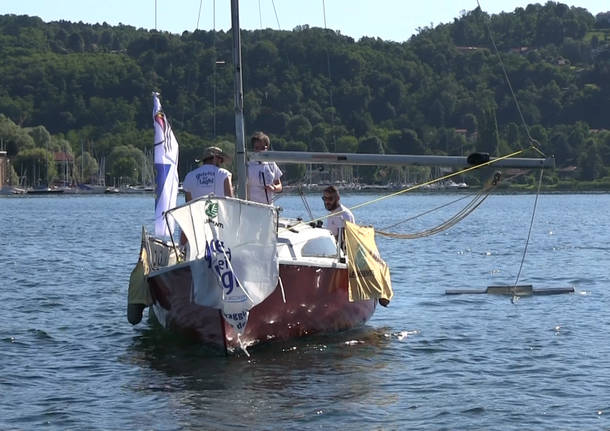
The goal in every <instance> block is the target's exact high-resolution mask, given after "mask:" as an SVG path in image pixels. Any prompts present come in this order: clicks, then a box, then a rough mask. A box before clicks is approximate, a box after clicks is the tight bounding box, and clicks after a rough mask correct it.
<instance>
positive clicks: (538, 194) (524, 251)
mask: <svg viewBox="0 0 610 431" xmlns="http://www.w3.org/2000/svg"><path fill="white" fill-rule="evenodd" d="M543 172H544V169H541V170H540V177H539V178H538V190H537V191H536V199H535V200H534V209H533V210H532V218H531V220H530V228H529V231H528V232H527V240H526V241H525V248H524V249H523V256H522V257H521V265H519V272H518V273H517V278H516V279H515V285H514V287H517V284H518V283H519V277H520V276H521V270H522V269H523V262H524V261H525V255H526V254H527V246H528V244H529V242H530V237H531V236H532V227H533V226H534V216H535V215H536V207H537V205H538V197H539V196H540V188H541V186H542V174H543Z"/></svg>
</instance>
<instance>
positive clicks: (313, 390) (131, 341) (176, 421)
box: [0, 193, 610, 430]
mask: <svg viewBox="0 0 610 431" xmlns="http://www.w3.org/2000/svg"><path fill="white" fill-rule="evenodd" d="M461 196H463V195H458V194H442V193H430V194H407V195H401V196H397V197H394V198H391V199H388V200H383V201H380V202H378V203H377V204H375V205H370V206H365V207H361V208H358V209H356V210H355V211H354V214H355V216H356V219H357V221H358V222H360V223H361V224H371V225H374V226H375V227H377V228H382V227H386V226H390V225H392V224H395V223H397V222H399V221H403V220H407V219H409V218H411V217H413V216H415V215H418V214H420V213H423V212H424V211H426V210H428V209H430V208H434V207H437V206H440V205H442V204H445V203H448V202H450V201H453V200H455V199H456V198H458V197H461ZM377 197H379V195H370V194H344V196H343V197H342V201H343V203H344V204H346V205H347V206H350V207H353V206H355V205H358V204H361V203H364V202H366V201H369V200H371V199H375V198H377ZM306 198H307V200H308V202H309V204H310V206H311V208H312V210H313V216H321V215H324V214H325V211H324V209H323V206H322V201H321V200H320V199H319V195H307V196H306ZM534 201H535V195H499V196H491V197H489V198H488V199H487V200H486V201H485V202H484V203H483V205H482V206H481V207H480V208H479V209H478V210H477V211H475V212H474V213H473V214H471V215H470V216H469V217H467V218H466V219H465V220H463V221H462V222H461V223H458V224H457V225H455V226H454V227H452V228H451V229H449V230H446V231H444V232H442V233H439V234H437V235H433V236H430V237H425V238H421V239H412V240H399V239H389V238H385V237H381V236H378V238H377V242H378V246H379V249H380V252H381V254H382V256H383V257H384V258H385V259H386V261H387V262H388V263H389V264H390V267H391V274H392V283H393V288H394V292H395V297H394V299H393V300H392V302H391V304H390V306H389V307H388V308H387V309H384V308H382V307H379V308H378V309H377V311H376V313H375V315H374V316H373V318H372V319H371V320H370V321H369V322H368V324H367V326H366V327H364V328H361V329H358V330H354V331H350V332H346V333H341V334H333V335H320V336H314V337H309V338H305V339H301V340H296V341H294V342H290V343H282V344H270V345H266V346H262V347H260V348H256V349H254V350H253V351H252V352H251V353H252V355H251V357H249V358H248V357H246V356H245V355H237V356H232V357H222V356H220V357H219V356H218V355H214V354H211V352H209V351H207V350H206V349H205V348H202V347H201V346H197V345H192V344H189V343H187V342H186V341H184V340H181V339H177V338H176V337H174V336H172V335H171V334H167V333H166V332H164V331H162V330H160V329H159V328H157V327H156V326H154V325H153V324H151V323H149V322H146V321H144V322H143V323H141V324H139V325H138V326H135V327H132V326H131V325H130V324H129V323H128V322H127V320H126V298H127V285H128V280H129V274H130V272H131V269H132V268H133V265H134V264H135V262H136V260H137V255H138V251H139V247H140V231H141V226H142V225H143V224H144V225H145V226H146V227H147V228H148V229H151V228H152V223H153V220H152V219H153V216H154V208H153V207H154V199H153V197H152V195H99V196H53V197H44V196H34V197H28V196H26V197H4V198H0V227H1V233H0V247H1V250H2V252H1V253H0V268H1V271H2V275H1V277H0V303H1V304H2V305H3V310H2V312H1V313H0V391H1V393H2V396H1V397H0V429H10V430H12V429H14V430H21V429H24V430H28V429H51V430H66V429H74V430H76V429H79V430H80V429H87V430H117V429H143V430H150V429H154V430H190V429H213V430H234V429H244V430H250V429H257V430H259V429H260V430H286V429H294V430H310V429H311V430H314V429H348V430H351V429H357V430H395V429H410V430H417V429H422V430H463V429H485V430H493V429H497V430H523V429H549V430H551V429H552V430H555V429H562V430H585V429H586V430H609V429H610V389H609V388H610V335H609V333H610V317H609V314H610V312H609V310H610V307H609V305H610V294H609V293H608V291H609V289H610V266H609V263H610V245H609V240H610V235H608V233H607V229H608V226H609V225H610V195H608V194H573V195H570V194H561V195H560V194H548V195H541V196H540V197H539V200H538V205H537V210H536V213H535V217H534V224H533V227H532V231H531V239H530V241H529V243H528V249H527V254H526V255H525V259H524V260H523V266H522V267H521V271H520V272H519V269H520V266H521V261H522V258H523V251H524V248H525V246H526V239H527V237H528V229H529V226H530V221H531V219H532V210H533V207H534ZM466 202H467V200H463V201H461V202H459V203H457V204H454V205H451V206H449V207H446V208H443V209H442V210H439V211H438V212H435V213H432V214H430V215H428V216H426V217H422V218H417V219H414V220H411V221H407V222H405V223H402V224H400V225H398V226H395V227H393V228H391V229H390V230H392V231H393V232H399V233H412V232H418V231H422V230H425V229H429V228H431V227H434V226H436V225H438V224H439V223H441V222H442V221H444V220H446V219H448V218H449V217H451V216H452V215H454V214H455V213H457V212H458V211H459V209H460V208H461V206H464V205H465V203H466ZM277 204H278V205H280V206H282V207H283V215H288V216H302V217H304V218H308V217H309V215H308V213H307V211H306V210H305V209H304V206H303V203H302V201H301V198H300V197H298V196H290V195H286V196H283V197H282V198H281V199H279V200H278V201H277ZM518 275H519V278H518V280H517V276H518ZM517 281H518V283H519V284H532V285H533V287H534V288H537V289H542V288H552V287H572V288H574V290H575V293H573V294H564V295H552V296H532V297H524V298H521V299H519V300H518V301H511V298H510V297H509V296H495V295H493V296H492V295H482V294H472V295H456V296H453V295H445V291H446V290H449V289H478V290H481V289H485V288H486V287H487V286H489V285H498V284H500V285H503V284H514V283H515V282H517Z"/></svg>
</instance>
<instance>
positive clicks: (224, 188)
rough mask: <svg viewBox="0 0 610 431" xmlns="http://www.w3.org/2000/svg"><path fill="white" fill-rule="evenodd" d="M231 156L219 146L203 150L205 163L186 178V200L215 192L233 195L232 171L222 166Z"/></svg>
mask: <svg viewBox="0 0 610 431" xmlns="http://www.w3.org/2000/svg"><path fill="white" fill-rule="evenodd" d="M230 159H231V157H230V156H229V155H227V154H226V153H225V152H223V151H222V150H221V149H220V148H218V147H208V148H206V149H205V151H204V152H203V164H202V165H201V166H199V167H198V168H197V169H194V170H192V171H191V172H189V173H188V174H186V177H185V178H184V182H183V183H182V188H183V189H184V194H185V198H186V201H187V202H188V201H190V200H192V199H196V198H198V197H201V196H206V195H209V194H210V193H214V196H220V197H223V196H228V197H233V186H232V184H231V172H229V171H228V170H226V169H223V168H221V167H220V165H221V164H222V163H224V162H225V161H229V160H230Z"/></svg>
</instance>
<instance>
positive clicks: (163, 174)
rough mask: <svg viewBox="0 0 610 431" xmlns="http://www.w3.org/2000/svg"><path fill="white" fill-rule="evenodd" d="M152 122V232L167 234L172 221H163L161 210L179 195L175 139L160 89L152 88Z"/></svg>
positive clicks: (170, 232) (171, 231) (176, 142)
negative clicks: (153, 153) (153, 226)
mask: <svg viewBox="0 0 610 431" xmlns="http://www.w3.org/2000/svg"><path fill="white" fill-rule="evenodd" d="M153 124H154V127H155V182H156V188H155V235H157V236H169V235H172V233H173V232H174V221H173V220H169V222H170V223H169V229H168V224H167V223H166V222H165V217H163V213H164V212H165V211H167V210H169V209H171V208H174V207H175V206H176V199H177V197H178V141H176V137H175V136H174V132H172V127H171V126H170V124H169V121H167V118H166V117H165V114H164V113H163V111H162V109H161V102H160V101H159V93H154V92H153Z"/></svg>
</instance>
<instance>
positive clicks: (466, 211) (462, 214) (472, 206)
mask: <svg viewBox="0 0 610 431" xmlns="http://www.w3.org/2000/svg"><path fill="white" fill-rule="evenodd" d="M490 192H491V190H489V191H488V193H487V194H485V195H477V196H476V198H475V199H474V200H472V201H471V202H469V203H468V205H466V206H465V207H464V208H462V209H461V210H460V211H458V212H457V213H456V214H454V215H453V216H451V217H450V218H449V219H447V220H446V221H444V222H443V223H441V224H439V225H437V226H435V227H433V228H430V229H427V230H425V231H422V232H417V233H406V234H401V233H394V232H384V231H380V230H375V233H378V234H380V235H383V236H387V237H389V238H396V239H416V238H424V237H427V236H431V235H435V234H437V233H440V232H443V231H445V230H447V229H449V228H451V227H453V226H455V225H456V224H457V223H459V222H460V221H462V220H463V219H465V218H466V217H467V216H469V215H470V214H471V213H472V212H473V211H474V210H476V209H477V208H478V207H479V206H480V205H481V204H482V203H483V202H484V201H485V199H487V198H488V197H489V195H490Z"/></svg>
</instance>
